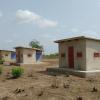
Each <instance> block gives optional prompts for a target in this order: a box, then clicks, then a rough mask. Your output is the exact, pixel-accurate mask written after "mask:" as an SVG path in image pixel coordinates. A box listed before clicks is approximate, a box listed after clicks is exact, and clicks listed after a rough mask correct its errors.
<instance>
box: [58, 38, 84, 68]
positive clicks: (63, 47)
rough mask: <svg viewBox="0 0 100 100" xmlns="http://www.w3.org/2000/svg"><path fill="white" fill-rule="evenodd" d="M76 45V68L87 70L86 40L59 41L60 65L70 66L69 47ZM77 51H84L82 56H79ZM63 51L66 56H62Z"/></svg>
mask: <svg viewBox="0 0 100 100" xmlns="http://www.w3.org/2000/svg"><path fill="white" fill-rule="evenodd" d="M69 46H73V47H74V69H81V70H86V41H85V40H73V41H68V42H63V43H59V66H60V67H66V68H69V64H68V47H69ZM77 52H82V57H77ZM62 53H64V54H65V57H61V55H62Z"/></svg>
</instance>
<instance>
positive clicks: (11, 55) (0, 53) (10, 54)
mask: <svg viewBox="0 0 100 100" xmlns="http://www.w3.org/2000/svg"><path fill="white" fill-rule="evenodd" d="M0 59H3V60H4V61H5V62H15V61H16V53H15V52H14V51H10V50H0Z"/></svg>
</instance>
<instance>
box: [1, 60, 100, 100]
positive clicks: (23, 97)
mask: <svg viewBox="0 0 100 100" xmlns="http://www.w3.org/2000/svg"><path fill="white" fill-rule="evenodd" d="M1 66H3V65H1ZM57 66H58V60H57V59H51V60H50V59H49V60H43V62H42V63H40V64H34V65H27V66H21V67H23V68H24V74H23V75H22V76H21V77H20V78H18V79H12V78H11V68H12V66H3V73H2V75H0V100H100V78H99V77H93V78H79V77H76V76H72V75H69V77H68V76H66V75H58V76H51V75H48V74H47V72H46V68H50V67H57Z"/></svg>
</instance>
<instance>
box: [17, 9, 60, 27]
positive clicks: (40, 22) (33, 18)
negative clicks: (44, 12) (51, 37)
mask: <svg viewBox="0 0 100 100" xmlns="http://www.w3.org/2000/svg"><path fill="white" fill-rule="evenodd" d="M16 19H17V21H18V22H19V23H34V24H35V25H37V26H38V27H41V28H47V27H56V26H57V25H58V23H57V22H55V21H52V20H48V19H46V18H43V17H41V16H40V15H38V14H36V13H35V12H31V11H29V10H18V11H17V12H16Z"/></svg>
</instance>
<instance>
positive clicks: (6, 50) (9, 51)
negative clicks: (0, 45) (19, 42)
mask: <svg viewBox="0 0 100 100" xmlns="http://www.w3.org/2000/svg"><path fill="white" fill-rule="evenodd" d="M0 51H6V52H15V51H11V50H0Z"/></svg>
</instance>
